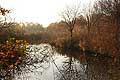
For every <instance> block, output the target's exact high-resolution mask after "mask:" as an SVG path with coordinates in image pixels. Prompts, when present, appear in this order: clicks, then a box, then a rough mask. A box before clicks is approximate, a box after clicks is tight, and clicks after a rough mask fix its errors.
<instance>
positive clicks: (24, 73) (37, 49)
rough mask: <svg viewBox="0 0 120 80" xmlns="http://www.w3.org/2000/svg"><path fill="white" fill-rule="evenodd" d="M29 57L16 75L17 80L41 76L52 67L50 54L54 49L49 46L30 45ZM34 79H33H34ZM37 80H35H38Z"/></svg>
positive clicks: (17, 70)
mask: <svg viewBox="0 0 120 80" xmlns="http://www.w3.org/2000/svg"><path fill="white" fill-rule="evenodd" d="M28 47H29V48H28V49H29V51H28V55H27V57H26V59H25V61H23V63H22V64H21V65H19V67H18V68H17V69H16V72H15V73H14V74H15V75H14V76H15V79H16V80H18V79H20V80H26V79H27V80H29V78H31V77H32V76H35V75H37V76H39V75H41V74H42V73H43V72H44V71H45V70H46V69H47V68H49V67H50V61H49V60H50V57H52V56H50V52H52V48H51V46H49V45H47V44H46V45H45V44H41V45H29V46H28ZM32 79H33V78H32ZM36 79H37V78H35V80H36Z"/></svg>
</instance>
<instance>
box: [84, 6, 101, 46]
mask: <svg viewBox="0 0 120 80" xmlns="http://www.w3.org/2000/svg"><path fill="white" fill-rule="evenodd" d="M97 8H98V7H97V5H94V6H93V5H90V4H89V7H86V8H84V9H83V14H82V16H83V18H84V20H85V22H86V29H87V45H88V46H89V47H91V46H90V38H91V35H90V34H91V33H93V32H92V29H94V27H95V28H97V30H98V32H99V26H98V25H99V21H100V18H101V17H102V14H100V13H99V10H98V9H97ZM94 34H95V33H94Z"/></svg>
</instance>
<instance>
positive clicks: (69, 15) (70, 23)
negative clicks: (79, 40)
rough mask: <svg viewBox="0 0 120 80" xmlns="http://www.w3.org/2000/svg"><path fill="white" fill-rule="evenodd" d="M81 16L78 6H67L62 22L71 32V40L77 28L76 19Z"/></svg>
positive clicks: (62, 15)
mask: <svg viewBox="0 0 120 80" xmlns="http://www.w3.org/2000/svg"><path fill="white" fill-rule="evenodd" d="M79 15H80V9H79V7H78V6H67V7H66V8H65V9H64V10H63V12H62V14H61V17H62V21H63V22H64V23H65V24H66V25H67V29H68V31H69V32H70V38H71V40H72V37H73V29H74V27H75V23H76V19H77V18H78V16H79Z"/></svg>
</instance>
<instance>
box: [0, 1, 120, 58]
mask: <svg viewBox="0 0 120 80" xmlns="http://www.w3.org/2000/svg"><path fill="white" fill-rule="evenodd" d="M66 11H68V13H67V16H66V13H62V18H63V20H61V21H60V22H56V23H51V24H50V25H49V26H48V27H47V28H43V26H42V25H41V24H38V23H24V24H23V23H12V24H11V25H12V26H11V27H7V28H2V29H0V30H1V31H0V38H1V39H0V40H1V42H2V41H5V40H6V39H7V38H8V37H14V38H17V39H24V40H26V41H28V42H29V43H32V44H38V43H43V42H44V43H50V44H51V45H54V46H56V47H60V48H61V47H64V48H65V46H66V45H67V46H69V44H70V43H69V41H70V42H71V40H73V41H74V43H75V46H80V47H81V48H83V49H88V50H92V51H94V52H96V53H99V54H105V55H110V56H116V55H118V54H119V53H120V1H119V0H97V1H96V2H95V4H94V5H93V6H90V8H87V9H86V10H85V9H84V10H82V11H80V9H79V8H77V9H75V8H71V9H70V8H67V10H66ZM79 11H80V13H79V14H78V13H77V12H79ZM83 11H84V13H83ZM75 13H76V14H75ZM67 17H69V18H67ZM6 25H7V24H6ZM70 39H71V40H70ZM63 45H64V46H63Z"/></svg>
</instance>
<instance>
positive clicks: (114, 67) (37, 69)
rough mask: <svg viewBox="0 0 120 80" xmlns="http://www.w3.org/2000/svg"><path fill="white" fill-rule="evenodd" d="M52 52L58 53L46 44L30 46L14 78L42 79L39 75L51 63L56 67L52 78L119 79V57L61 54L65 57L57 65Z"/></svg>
mask: <svg viewBox="0 0 120 80" xmlns="http://www.w3.org/2000/svg"><path fill="white" fill-rule="evenodd" d="M30 47H31V46H30ZM54 53H56V54H57V55H60V54H59V53H57V52H56V51H55V50H54V49H53V48H52V47H51V46H49V45H47V44H46V45H45V44H44V45H42V47H40V46H38V45H35V46H32V47H31V48H30V52H29V55H28V57H27V59H26V61H23V64H22V65H19V68H17V70H16V71H14V74H15V75H14V76H15V78H14V80H44V79H41V77H40V75H41V73H42V72H44V71H47V68H49V67H51V66H50V64H51V63H52V64H53V65H54V66H55V67H56V68H57V70H56V72H55V78H54V80H120V61H119V59H115V58H111V57H105V56H100V55H99V56H86V55H83V54H82V53H75V54H72V55H71V56H70V54H64V55H63V54H62V55H63V56H65V57H66V56H67V58H66V59H64V60H63V62H62V65H58V63H57V64H56V62H55V59H54V58H53V57H54ZM50 69H52V68H50ZM48 75H49V74H48ZM32 76H34V78H33V77H32ZM36 76H37V77H36ZM31 77H32V78H31ZM51 77H52V76H51ZM48 80H49V78H48Z"/></svg>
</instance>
